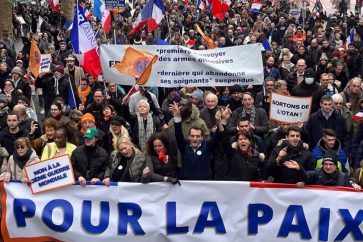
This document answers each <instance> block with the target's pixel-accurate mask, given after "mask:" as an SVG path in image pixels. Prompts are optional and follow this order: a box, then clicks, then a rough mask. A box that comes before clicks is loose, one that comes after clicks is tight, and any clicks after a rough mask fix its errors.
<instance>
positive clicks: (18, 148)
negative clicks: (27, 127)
mask: <svg viewBox="0 0 363 242" xmlns="http://www.w3.org/2000/svg"><path fill="white" fill-rule="evenodd" d="M25 148H26V146H17V147H16V149H17V150H20V149H25Z"/></svg>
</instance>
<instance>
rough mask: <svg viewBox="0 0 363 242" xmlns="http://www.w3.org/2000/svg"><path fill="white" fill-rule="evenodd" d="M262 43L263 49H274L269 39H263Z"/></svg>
mask: <svg viewBox="0 0 363 242" xmlns="http://www.w3.org/2000/svg"><path fill="white" fill-rule="evenodd" d="M261 44H262V48H263V49H262V51H266V50H272V48H271V45H270V43H269V42H268V40H267V39H264V40H262V42H261Z"/></svg>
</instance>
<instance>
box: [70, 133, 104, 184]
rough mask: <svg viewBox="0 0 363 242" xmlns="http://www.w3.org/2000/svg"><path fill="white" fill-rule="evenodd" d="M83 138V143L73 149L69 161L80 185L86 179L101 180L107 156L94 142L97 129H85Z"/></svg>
mask: <svg viewBox="0 0 363 242" xmlns="http://www.w3.org/2000/svg"><path fill="white" fill-rule="evenodd" d="M83 138H84V139H85V144H84V145H81V146H79V147H77V148H76V149H75V150H74V151H73V153H72V157H71V161H72V166H73V172H74V176H75V178H76V179H77V181H79V182H80V183H81V185H82V186H85V185H86V181H91V184H95V183H96V182H98V181H102V180H103V178H104V174H105V171H106V168H107V165H108V162H109V156H108V154H107V152H106V150H105V149H103V148H102V147H101V146H99V145H97V143H96V142H97V140H98V130H97V129H95V128H89V129H87V131H86V133H85V134H84V135H83Z"/></svg>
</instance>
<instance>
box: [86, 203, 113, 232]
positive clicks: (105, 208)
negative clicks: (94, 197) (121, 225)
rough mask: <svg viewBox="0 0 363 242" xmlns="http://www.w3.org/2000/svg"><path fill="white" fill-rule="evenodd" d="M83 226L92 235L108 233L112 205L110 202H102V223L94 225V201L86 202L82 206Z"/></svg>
mask: <svg viewBox="0 0 363 242" xmlns="http://www.w3.org/2000/svg"><path fill="white" fill-rule="evenodd" d="M82 205H83V206H82V226H83V228H84V229H85V230H86V231H87V232H89V233H91V234H100V233H103V232H105V231H106V229H107V227H108V224H109V221H110V204H109V202H106V201H102V202H101V203H100V207H101V212H100V223H99V224H98V225H93V224H92V222H91V214H92V201H90V200H85V201H83V204H82Z"/></svg>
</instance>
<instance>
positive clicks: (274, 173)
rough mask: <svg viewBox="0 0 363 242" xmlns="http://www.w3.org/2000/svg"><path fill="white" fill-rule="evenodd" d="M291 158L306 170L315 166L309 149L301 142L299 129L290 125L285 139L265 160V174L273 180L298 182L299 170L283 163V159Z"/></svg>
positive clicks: (290, 182) (288, 159)
mask: <svg viewBox="0 0 363 242" xmlns="http://www.w3.org/2000/svg"><path fill="white" fill-rule="evenodd" d="M291 160H292V161H296V162H297V163H298V164H299V165H300V166H301V167H303V168H304V169H305V170H306V171H311V170H314V168H315V164H314V161H313V158H312V155H311V153H310V151H309V150H308V149H307V148H306V147H304V144H303V143H302V142H301V131H300V128H299V127H297V126H290V127H289V128H288V129H287V134H286V140H285V141H283V142H281V144H279V145H278V146H277V147H275V148H274V149H273V151H272V153H271V156H270V158H269V159H268V162H267V175H268V176H270V177H273V179H274V182H280V183H289V184H296V183H297V182H300V175H299V172H298V171H296V170H292V169H288V168H287V167H286V166H285V165H284V163H285V161H291Z"/></svg>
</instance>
